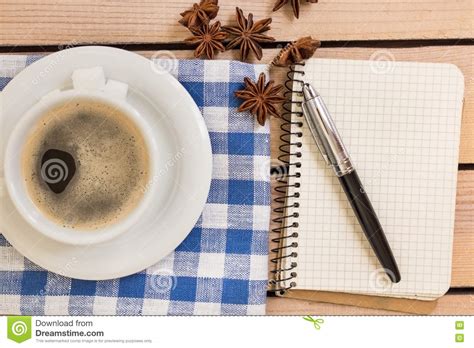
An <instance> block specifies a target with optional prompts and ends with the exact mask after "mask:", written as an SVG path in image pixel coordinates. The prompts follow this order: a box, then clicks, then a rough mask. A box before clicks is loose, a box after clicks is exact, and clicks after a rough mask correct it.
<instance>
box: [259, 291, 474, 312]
mask: <svg viewBox="0 0 474 348" xmlns="http://www.w3.org/2000/svg"><path fill="white" fill-rule="evenodd" d="M432 304H433V307H432V308H431V309H430V310H429V311H427V312H426V313H425V314H430V315H454V314H456V315H473V314H474V292H471V293H466V294H449V295H446V296H443V297H441V298H440V299H439V300H438V301H436V302H433V303H432ZM355 305H357V303H354V306H349V305H341V304H331V303H322V302H313V301H305V300H294V299H286V298H276V297H270V298H268V299H267V314H269V315H307V314H312V315H313V314H314V315H321V316H324V315H394V314H398V315H407V313H404V312H398V311H388V310H383V309H371V308H364V307H356V306H355Z"/></svg>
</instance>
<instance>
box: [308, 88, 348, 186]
mask: <svg viewBox="0 0 474 348" xmlns="http://www.w3.org/2000/svg"><path fill="white" fill-rule="evenodd" d="M303 97H304V101H303V105H302V106H303V114H304V116H305V118H306V122H307V123H308V127H309V129H310V131H311V134H312V135H313V138H314V140H315V142H316V144H317V146H318V148H319V150H320V151H321V154H322V155H323V157H324V159H325V160H326V162H327V163H328V164H330V165H332V167H333V169H334V172H335V173H336V175H337V176H338V177H340V176H343V175H346V174H348V173H350V172H352V171H353V170H354V167H353V165H352V162H351V159H350V156H349V153H348V152H347V150H346V147H345V146H344V144H343V142H342V139H341V137H340V135H339V133H338V131H337V129H336V125H335V124H334V122H333V120H332V118H331V115H330V114H329V111H328V109H327V107H326V104H325V103H324V101H323V99H322V97H321V96H320V94H319V93H318V92H317V91H316V90H315V89H314V88H313V87H312V86H311V85H310V84H308V83H305V84H304V85H303Z"/></svg>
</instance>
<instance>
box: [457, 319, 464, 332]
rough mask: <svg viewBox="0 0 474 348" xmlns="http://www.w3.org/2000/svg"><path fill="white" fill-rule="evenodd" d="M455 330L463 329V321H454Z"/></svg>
mask: <svg viewBox="0 0 474 348" xmlns="http://www.w3.org/2000/svg"><path fill="white" fill-rule="evenodd" d="M456 330H464V321H456Z"/></svg>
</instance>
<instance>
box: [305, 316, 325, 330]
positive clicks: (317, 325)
mask: <svg viewBox="0 0 474 348" xmlns="http://www.w3.org/2000/svg"><path fill="white" fill-rule="evenodd" d="M303 319H304V320H306V321H309V322H311V323H313V326H314V328H315V329H316V330H319V329H321V324H323V323H324V319H321V318H317V319H314V318H313V317H311V316H310V315H307V316H306V317H303Z"/></svg>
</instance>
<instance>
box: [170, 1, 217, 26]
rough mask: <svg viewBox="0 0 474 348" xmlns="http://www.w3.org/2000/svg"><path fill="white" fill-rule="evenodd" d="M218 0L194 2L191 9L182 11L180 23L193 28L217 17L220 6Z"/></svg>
mask: <svg viewBox="0 0 474 348" xmlns="http://www.w3.org/2000/svg"><path fill="white" fill-rule="evenodd" d="M217 2H218V0H201V2H200V3H199V5H198V4H196V3H195V4H193V7H192V8H191V9H190V10H187V11H184V12H183V13H181V16H182V17H183V18H181V19H180V20H179V23H181V24H182V25H184V26H185V27H187V28H189V29H191V28H196V27H199V26H201V25H202V24H207V23H209V21H210V20H211V19H213V18H216V16H217V12H218V11H219V6H217Z"/></svg>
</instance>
